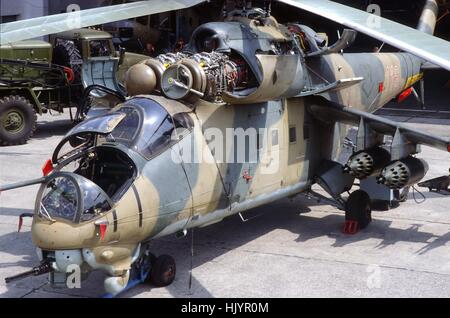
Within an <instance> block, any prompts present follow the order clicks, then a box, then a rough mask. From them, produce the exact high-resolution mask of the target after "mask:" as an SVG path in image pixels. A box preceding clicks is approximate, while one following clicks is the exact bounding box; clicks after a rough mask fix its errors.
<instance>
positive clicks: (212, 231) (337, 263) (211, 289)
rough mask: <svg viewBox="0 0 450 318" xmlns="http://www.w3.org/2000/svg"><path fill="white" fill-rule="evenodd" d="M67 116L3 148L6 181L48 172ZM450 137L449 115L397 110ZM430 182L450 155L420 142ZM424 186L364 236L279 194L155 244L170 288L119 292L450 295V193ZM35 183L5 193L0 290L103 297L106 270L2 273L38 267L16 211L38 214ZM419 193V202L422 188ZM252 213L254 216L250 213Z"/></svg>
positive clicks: (336, 216) (47, 120) (326, 209)
mask: <svg viewBox="0 0 450 318" xmlns="http://www.w3.org/2000/svg"><path fill="white" fill-rule="evenodd" d="M67 118H68V117H67V116H66V115H63V116H59V117H50V116H45V117H43V118H42V119H41V120H40V122H39V126H38V131H37V133H36V136H35V137H34V138H33V139H32V140H31V141H30V142H29V143H28V144H26V145H23V146H16V147H3V148H0V162H1V164H0V183H1V184H5V183H12V182H16V181H20V180H26V179H30V178H33V177H39V176H40V175H41V166H42V165H43V164H44V162H45V161H46V160H47V159H48V158H50V156H51V153H52V151H53V149H54V147H55V146H56V145H57V143H58V142H59V140H61V138H62V136H63V135H64V134H65V133H66V132H67V131H68V130H69V129H70V127H71V125H70V122H69V121H68V120H67ZM393 119H395V120H398V121H404V122H410V124H411V125H413V126H414V127H417V128H420V129H423V130H425V131H429V132H433V133H435V134H439V135H442V136H447V137H450V120H436V119H426V120H420V119H418V118H412V117H394V118H393ZM419 157H421V158H424V159H426V160H427V161H428V163H429V164H430V171H429V172H428V174H427V176H426V179H429V178H434V177H438V176H442V175H445V174H447V173H448V170H449V167H450V154H449V153H445V152H442V151H438V150H434V149H432V148H429V147H423V152H422V153H421V154H420V155H419ZM422 190H424V194H425V196H426V201H425V202H423V203H421V204H417V203H416V202H415V200H414V199H413V196H412V193H410V197H409V199H408V201H407V202H405V203H403V204H402V205H401V206H400V207H399V208H397V209H395V210H391V211H388V212H373V219H374V220H373V222H372V223H371V224H370V226H369V227H368V228H367V229H365V230H363V231H361V232H360V233H358V234H356V235H353V236H347V235H344V234H342V233H341V228H342V225H343V221H344V216H343V213H342V212H340V211H338V210H337V209H335V208H333V207H330V206H327V205H322V204H318V203H317V202H315V201H313V200H308V199H307V198H305V197H303V196H298V197H296V198H294V199H293V200H287V199H286V200H281V201H278V202H275V203H272V204H270V205H267V206H264V207H262V208H258V209H254V210H252V211H249V212H248V213H245V216H246V217H248V218H251V219H250V220H249V221H247V222H242V221H241V219H240V218H239V216H232V217H229V218H227V219H225V220H224V221H223V222H221V223H218V224H215V225H212V226H209V227H206V228H203V229H195V230H194V233H193V235H194V257H193V259H192V262H193V266H192V284H191V286H189V276H190V269H191V266H190V265H191V257H190V255H191V244H190V243H191V237H190V235H192V233H189V234H188V236H187V237H185V238H182V239H177V238H174V237H166V238H162V239H158V240H155V241H154V242H153V243H152V251H153V252H154V253H155V254H156V255H161V254H169V255H172V256H173V257H174V258H175V260H176V262H177V277H176V280H175V282H174V283H173V284H172V285H171V286H169V287H167V288H152V287H151V286H146V285H141V286H138V287H137V288H135V289H133V290H131V291H129V292H126V293H124V294H123V295H121V296H120V297H227V298H235V297H262V298H265V297H450V253H449V252H450V243H449V241H450V196H443V195H440V194H435V193H429V192H428V190H427V189H422ZM36 192H37V187H29V188H23V189H19V190H16V191H11V192H5V193H2V194H1V196H0V297H97V296H99V295H101V294H102V293H103V279H104V274H103V273H101V272H95V273H93V274H92V275H91V276H90V277H89V279H88V280H87V281H83V283H82V288H81V289H53V288H51V287H50V286H49V285H48V284H47V278H46V277H45V276H44V277H32V278H26V279H24V280H22V281H19V282H15V283H12V284H8V285H6V284H5V282H4V278H5V277H7V276H11V275H14V274H17V273H20V272H22V271H25V270H29V269H31V267H33V266H35V265H37V264H38V258H37V256H36V253H35V248H34V246H33V244H32V242H31V234H30V225H31V220H29V219H28V220H25V223H24V227H23V229H22V232H21V233H17V222H18V216H19V214H21V213H23V212H31V211H32V210H33V207H34V199H35V194H36ZM416 199H417V200H421V197H420V195H418V194H417V193H416ZM252 217H255V218H252Z"/></svg>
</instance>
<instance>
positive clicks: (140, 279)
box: [103, 250, 176, 298]
mask: <svg viewBox="0 0 450 318" xmlns="http://www.w3.org/2000/svg"><path fill="white" fill-rule="evenodd" d="M129 273H130V277H129V280H128V283H127V285H126V287H125V288H123V289H122V290H121V291H120V292H119V293H115V294H106V295H104V296H103V297H104V298H113V297H116V296H117V295H119V294H121V293H123V292H125V291H127V290H130V289H131V288H134V287H136V286H137V285H139V284H143V283H145V284H150V285H153V286H155V287H165V286H169V285H170V284H172V282H173V281H174V279H175V274H176V265H175V260H174V259H173V258H172V257H171V256H169V255H161V256H159V257H156V256H155V255H153V254H152V253H150V252H149V251H148V250H146V251H145V252H144V253H142V255H141V256H140V257H139V259H138V260H137V261H136V262H134V264H133V265H132V267H131V269H130V271H129Z"/></svg>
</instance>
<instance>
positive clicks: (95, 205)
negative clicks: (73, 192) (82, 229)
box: [78, 178, 111, 222]
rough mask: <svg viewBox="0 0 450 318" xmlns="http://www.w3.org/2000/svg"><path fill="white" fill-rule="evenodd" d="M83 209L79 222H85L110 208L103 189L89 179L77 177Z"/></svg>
mask: <svg viewBox="0 0 450 318" xmlns="http://www.w3.org/2000/svg"><path fill="white" fill-rule="evenodd" d="M78 185H79V186H80V191H81V197H82V202H83V211H81V216H80V220H79V221H80V222H86V221H89V220H91V219H93V218H94V217H96V216H98V215H99V214H100V213H102V212H107V211H109V210H110V209H111V205H110V204H109V201H108V197H107V195H106V194H105V193H104V192H103V190H102V189H101V188H100V187H98V186H97V185H96V184H95V183H93V182H91V181H90V180H87V179H84V178H79V180H78Z"/></svg>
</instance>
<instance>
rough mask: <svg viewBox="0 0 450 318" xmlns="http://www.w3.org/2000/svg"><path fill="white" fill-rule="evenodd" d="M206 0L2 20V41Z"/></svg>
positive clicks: (153, 0)
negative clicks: (8, 20) (19, 19)
mask: <svg viewBox="0 0 450 318" xmlns="http://www.w3.org/2000/svg"><path fill="white" fill-rule="evenodd" d="M205 1H206V0H147V1H139V2H132V3H125V4H119V5H114V6H108V7H100V8H95V9H88V10H82V11H75V12H69V13H62V14H55V15H50V16H45V17H39V18H34V19H28V20H23V21H17V22H10V23H3V24H0V45H2V44H6V43H12V42H17V41H21V40H27V39H32V38H35V37H39V36H44V35H48V34H54V33H59V32H64V31H69V30H74V29H79V28H85V27H89V26H93V25H99V24H104V23H109V22H115V21H121V20H126V19H131V18H136V17H140V16H145V15H151V14H156V13H161V12H167V11H172V10H179V9H185V8H189V7H192V6H195V5H197V4H200V3H202V2H205Z"/></svg>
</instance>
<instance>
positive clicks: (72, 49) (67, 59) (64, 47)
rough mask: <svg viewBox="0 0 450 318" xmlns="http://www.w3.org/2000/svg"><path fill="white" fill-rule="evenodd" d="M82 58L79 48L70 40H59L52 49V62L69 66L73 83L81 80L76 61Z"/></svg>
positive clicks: (79, 66)
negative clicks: (72, 75)
mask: <svg viewBox="0 0 450 318" xmlns="http://www.w3.org/2000/svg"><path fill="white" fill-rule="evenodd" d="M79 60H82V56H81V53H80V50H78V48H77V46H76V45H75V43H74V42H72V41H60V42H59V43H58V44H57V45H56V46H55V48H54V49H53V61H52V63H53V64H56V65H60V66H65V67H69V68H71V69H72V71H73V74H74V80H73V82H74V83H79V82H81V65H80V64H77V63H76V61H79Z"/></svg>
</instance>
